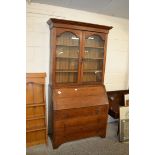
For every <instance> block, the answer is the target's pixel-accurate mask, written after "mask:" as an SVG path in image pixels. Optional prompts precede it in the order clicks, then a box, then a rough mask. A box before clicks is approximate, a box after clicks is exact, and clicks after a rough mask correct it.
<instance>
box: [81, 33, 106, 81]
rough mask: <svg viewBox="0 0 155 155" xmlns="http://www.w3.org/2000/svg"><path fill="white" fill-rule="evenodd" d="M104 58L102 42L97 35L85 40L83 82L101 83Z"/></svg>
mask: <svg viewBox="0 0 155 155" xmlns="http://www.w3.org/2000/svg"><path fill="white" fill-rule="evenodd" d="M103 58H104V40H102V38H101V37H100V36H98V35H92V36H90V37H88V38H86V39H85V50H84V60H83V79H82V81H83V82H101V81H102V67H103V61H104V60H103Z"/></svg>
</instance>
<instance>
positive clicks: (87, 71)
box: [83, 70, 102, 73]
mask: <svg viewBox="0 0 155 155" xmlns="http://www.w3.org/2000/svg"><path fill="white" fill-rule="evenodd" d="M91 72H92V73H94V72H97V73H101V72H102V70H83V73H91Z"/></svg>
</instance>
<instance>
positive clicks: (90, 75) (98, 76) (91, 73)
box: [82, 59, 103, 82]
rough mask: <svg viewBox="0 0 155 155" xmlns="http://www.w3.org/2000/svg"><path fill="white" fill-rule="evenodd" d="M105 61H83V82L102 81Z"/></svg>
mask: <svg viewBox="0 0 155 155" xmlns="http://www.w3.org/2000/svg"><path fill="white" fill-rule="evenodd" d="M102 66H103V60H102V59H101V60H97V59H87V60H84V61H83V79H82V80H83V82H94V81H95V82H101V81H102Z"/></svg>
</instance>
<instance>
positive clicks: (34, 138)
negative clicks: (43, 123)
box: [26, 129, 46, 146]
mask: <svg viewBox="0 0 155 155" xmlns="http://www.w3.org/2000/svg"><path fill="white" fill-rule="evenodd" d="M43 143H46V129H43V130H38V131H31V132H26V146H32V145H36V144H43Z"/></svg>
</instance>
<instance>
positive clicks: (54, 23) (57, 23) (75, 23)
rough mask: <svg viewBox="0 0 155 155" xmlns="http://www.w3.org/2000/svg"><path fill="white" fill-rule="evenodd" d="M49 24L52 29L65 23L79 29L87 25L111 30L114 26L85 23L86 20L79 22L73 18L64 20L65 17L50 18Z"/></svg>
mask: <svg viewBox="0 0 155 155" xmlns="http://www.w3.org/2000/svg"><path fill="white" fill-rule="evenodd" d="M47 23H48V25H49V26H50V29H51V28H53V27H63V26H65V25H70V26H72V27H73V28H74V26H75V29H77V27H78V26H79V27H81V26H82V27H83V28H84V27H85V29H86V28H88V27H89V28H96V29H104V30H110V29H112V28H113V27H112V26H105V25H98V24H91V23H84V22H78V21H71V20H64V19H56V18H50V19H49V20H48V21H47ZM86 30H87V29H86Z"/></svg>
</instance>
